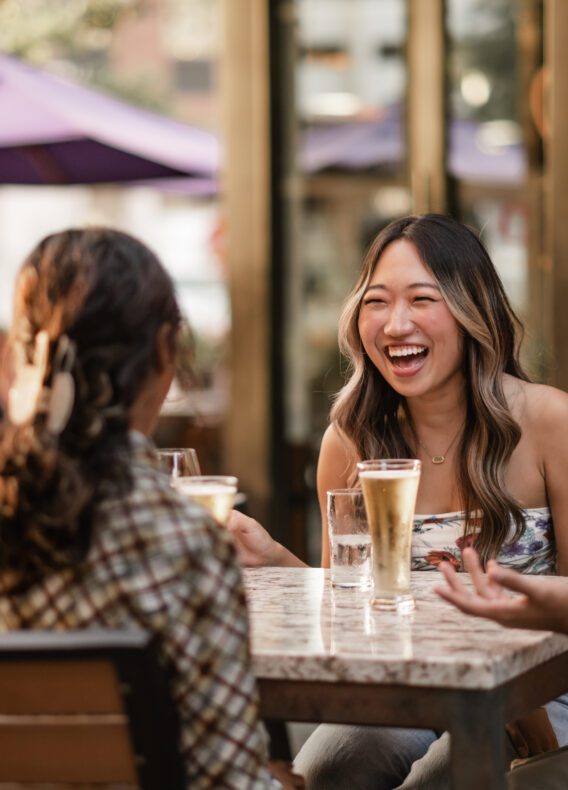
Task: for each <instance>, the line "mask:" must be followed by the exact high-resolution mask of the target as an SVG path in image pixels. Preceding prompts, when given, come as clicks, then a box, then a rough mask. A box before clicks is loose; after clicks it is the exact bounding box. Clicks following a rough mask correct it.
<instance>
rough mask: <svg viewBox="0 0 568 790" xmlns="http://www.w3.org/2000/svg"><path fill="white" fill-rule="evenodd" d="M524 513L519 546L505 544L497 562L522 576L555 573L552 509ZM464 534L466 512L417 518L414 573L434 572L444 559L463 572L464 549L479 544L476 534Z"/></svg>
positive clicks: (517, 543)
mask: <svg viewBox="0 0 568 790" xmlns="http://www.w3.org/2000/svg"><path fill="white" fill-rule="evenodd" d="M523 512H524V514H525V520H526V527H525V532H524V534H523V536H522V537H521V538H520V540H518V541H517V542H516V543H507V544H505V545H504V546H503V547H502V548H501V551H500V552H499V554H498V555H497V558H496V559H497V561H498V562H499V563H500V564H501V565H505V566H506V567H508V568H513V569H514V570H516V571H520V572H521V573H555V568H556V546H555V543H554V530H553V527H552V514H551V512H550V509H549V508H547V507H537V508H531V509H528V510H525V511H523ZM463 532H464V514H463V513H443V514H441V515H438V516H416V517H415V518H414V530H413V535H412V570H414V571H429V570H434V569H435V568H436V567H437V566H438V565H439V564H440V562H442V560H447V561H448V562H450V563H451V564H452V565H453V566H454V568H456V569H457V570H462V559H461V552H462V549H464V548H466V546H473V545H475V534H471V535H468V536H467V537H465V536H464V534H463ZM511 534H513V528H511Z"/></svg>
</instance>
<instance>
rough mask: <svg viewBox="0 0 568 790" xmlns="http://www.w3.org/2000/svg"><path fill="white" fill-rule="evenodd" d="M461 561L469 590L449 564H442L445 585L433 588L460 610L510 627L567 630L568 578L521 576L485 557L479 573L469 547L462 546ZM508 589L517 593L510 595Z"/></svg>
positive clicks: (476, 558)
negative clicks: (470, 584)
mask: <svg viewBox="0 0 568 790" xmlns="http://www.w3.org/2000/svg"><path fill="white" fill-rule="evenodd" d="M463 558H464V563H465V567H466V569H467V571H468V572H469V575H470V578H471V580H472V582H473V588H474V589H473V591H470V590H469V589H467V588H466V587H465V585H464V584H463V583H462V582H461V581H460V579H459V575H458V574H457V573H456V572H455V570H454V569H453V568H452V567H451V566H450V564H449V563H442V564H441V565H440V570H441V572H442V573H443V574H444V578H445V580H446V582H447V585H448V586H447V587H446V586H442V585H437V586H436V587H435V588H434V589H435V591H436V592H437V593H438V595H440V596H441V597H442V598H444V599H445V600H446V601H449V602H450V603H452V604H454V606H457V608H458V609H460V610H461V611H462V612H465V613H466V614H472V615H475V616H476V617H487V618H489V619H490V620H495V621H496V622H497V623H501V625H506V626H509V627H511V628H535V629H538V630H544V631H548V630H551V631H560V632H562V633H568V579H567V578H565V577H563V576H555V577H546V578H543V577H542V576H532V575H522V574H519V573H516V572H515V571H511V570H507V569H506V568H502V567H501V566H500V565H498V564H497V563H496V562H495V560H489V563H488V565H487V573H484V572H483V569H482V568H481V563H480V562H479V557H478V556H477V553H476V552H475V551H474V550H473V549H464V552H463ZM509 591H512V592H515V593H520V595H516V596H511V595H510V594H509Z"/></svg>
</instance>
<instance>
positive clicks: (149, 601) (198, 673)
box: [0, 433, 280, 790]
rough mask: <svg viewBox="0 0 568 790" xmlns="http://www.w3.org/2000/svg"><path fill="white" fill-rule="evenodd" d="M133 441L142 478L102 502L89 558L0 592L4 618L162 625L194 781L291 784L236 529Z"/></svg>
mask: <svg viewBox="0 0 568 790" xmlns="http://www.w3.org/2000/svg"><path fill="white" fill-rule="evenodd" d="M131 444H132V459H131V470H132V475H133V479H134V485H133V488H132V490H131V491H129V492H128V493H127V494H126V495H122V496H120V497H119V496H116V497H115V498H108V499H104V500H103V501H102V502H101V503H100V504H99V506H98V507H97V512H96V516H95V523H94V529H93V537H92V543H91V547H90V550H89V553H88V556H87V558H86V560H85V562H84V563H83V564H82V565H81V566H80V567H78V568H76V569H73V570H69V571H65V572H62V573H57V574H53V575H51V576H49V577H47V578H46V579H45V580H44V581H42V582H41V583H40V584H38V585H36V586H35V587H33V588H31V589H30V590H29V591H28V592H26V593H25V594H24V595H20V596H10V597H2V598H0V622H1V623H2V627H3V628H4V629H10V630H11V629H18V628H34V629H57V630H67V629H76V628H89V627H107V628H136V627H142V628H145V629H147V630H149V631H152V632H154V633H157V634H158V635H159V637H160V645H161V648H160V649H161V655H162V659H163V663H164V664H165V666H166V667H167V668H168V671H169V675H170V679H171V689H172V695H173V698H174V701H175V703H176V705H177V709H178V712H179V716H180V723H181V744H180V748H181V750H182V753H183V754H184V756H185V758H186V765H187V774H188V781H187V786H188V788H192V790H201V788H212V787H215V788H231V789H233V788H234V789H235V790H237V789H238V790H245V788H251V790H253V789H254V790H256V789H257V788H258V789H259V790H260V788H280V783H279V782H276V781H275V780H274V779H272V777H271V775H270V773H269V771H268V769H267V768H266V759H267V756H266V742H265V732H264V728H263V726H262V724H261V723H260V721H259V719H258V698H257V691H256V685H255V679H254V676H253V673H252V669H251V663H250V656H249V648H248V623H247V617H246V605H245V598H244V593H243V590H242V587H241V577H240V571H239V568H238V565H237V561H236V558H235V551H234V547H233V545H232V542H231V538H230V536H229V535H228V533H226V532H225V531H224V530H223V529H221V528H219V526H218V525H217V524H215V522H213V521H212V520H211V519H210V518H208V517H207V516H206V515H205V513H204V511H203V510H202V509H201V508H200V507H199V506H198V505H196V504H194V503H192V502H191V501H189V500H187V499H185V498H183V497H182V496H180V495H179V494H178V493H176V491H175V490H174V489H172V488H171V487H170V485H169V481H168V478H167V477H166V475H164V474H163V473H162V472H161V471H160V469H159V468H158V464H157V460H156V456H155V453H154V450H153V448H152V446H151V444H150V443H149V442H148V441H147V440H146V439H145V438H144V437H142V436H141V435H140V434H136V433H132V434H131Z"/></svg>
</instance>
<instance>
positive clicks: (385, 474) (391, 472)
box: [359, 469, 420, 480]
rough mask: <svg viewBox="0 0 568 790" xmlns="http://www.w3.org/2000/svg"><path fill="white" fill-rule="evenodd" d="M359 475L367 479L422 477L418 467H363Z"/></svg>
mask: <svg viewBox="0 0 568 790" xmlns="http://www.w3.org/2000/svg"><path fill="white" fill-rule="evenodd" d="M359 477H361V478H365V479H366V480H397V479H400V478H403V477H420V471H419V470H418V469H362V470H360V472H359Z"/></svg>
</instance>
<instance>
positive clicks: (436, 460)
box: [415, 423, 465, 465]
mask: <svg viewBox="0 0 568 790" xmlns="http://www.w3.org/2000/svg"><path fill="white" fill-rule="evenodd" d="M464 425H465V423H462V424H461V425H460V427H459V428H458V432H457V433H456V435H455V436H454V438H453V439H452V441H451V442H450V443H449V445H448V447H447V448H446V452H445V453H443V454H442V455H430V452H429V451H428V449H427V448H426V447H424V445H423V444H422V442H421V441H420V438H419V436H418V434H417V433H416V434H415V436H416V441H417V442H418V444H419V445H420V447H421V448H422V449H423V450H424V452H425V453H426V455H427V456H428V457H429V458H430V460H431V461H432V463H433V464H436V465H438V464H443V463H444V461H445V460H446V456H447V455H448V453H449V452H450V450H451V449H452V447H453V446H454V444H455V442H456V439H457V438H458V436H459V435H460V434H461V432H462V429H463V426H464Z"/></svg>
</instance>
